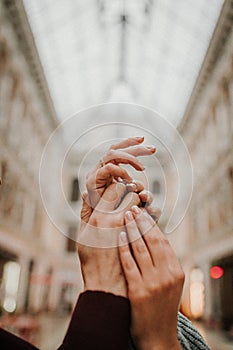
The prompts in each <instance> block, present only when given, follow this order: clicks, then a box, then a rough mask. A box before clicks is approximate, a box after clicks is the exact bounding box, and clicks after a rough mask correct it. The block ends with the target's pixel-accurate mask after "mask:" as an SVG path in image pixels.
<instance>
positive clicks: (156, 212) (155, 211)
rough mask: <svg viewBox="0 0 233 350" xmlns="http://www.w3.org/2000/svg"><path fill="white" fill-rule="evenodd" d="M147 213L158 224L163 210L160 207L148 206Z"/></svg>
mask: <svg viewBox="0 0 233 350" xmlns="http://www.w3.org/2000/svg"><path fill="white" fill-rule="evenodd" d="M146 211H147V213H148V214H149V215H150V216H151V217H152V219H153V220H154V221H155V222H158V221H159V218H160V216H161V213H162V212H161V210H160V208H158V207H152V206H150V205H149V206H148V207H146Z"/></svg>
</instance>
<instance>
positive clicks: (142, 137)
mask: <svg viewBox="0 0 233 350" xmlns="http://www.w3.org/2000/svg"><path fill="white" fill-rule="evenodd" d="M135 140H136V141H137V142H138V143H142V142H143V141H144V136H137V137H135Z"/></svg>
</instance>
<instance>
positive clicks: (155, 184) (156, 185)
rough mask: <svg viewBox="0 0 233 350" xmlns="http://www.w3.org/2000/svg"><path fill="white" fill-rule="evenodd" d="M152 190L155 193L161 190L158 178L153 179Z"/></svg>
mask: <svg viewBox="0 0 233 350" xmlns="http://www.w3.org/2000/svg"><path fill="white" fill-rule="evenodd" d="M152 192H153V193H155V194H159V193H160V192H161V189H160V183H159V181H158V180H155V181H154V182H153V186H152Z"/></svg>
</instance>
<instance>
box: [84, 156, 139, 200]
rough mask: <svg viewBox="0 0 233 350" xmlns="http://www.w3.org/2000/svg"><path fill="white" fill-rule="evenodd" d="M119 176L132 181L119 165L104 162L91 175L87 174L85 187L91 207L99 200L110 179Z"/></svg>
mask: <svg viewBox="0 0 233 350" xmlns="http://www.w3.org/2000/svg"><path fill="white" fill-rule="evenodd" d="M117 177H121V178H122V179H125V180H126V181H132V178H131V176H130V175H129V174H128V172H127V171H126V170H125V169H123V168H121V167H120V166H119V165H115V164H111V163H109V164H106V165H105V166H103V167H102V168H99V169H98V170H97V171H94V172H93V174H92V175H89V176H88V178H87V181H86V187H87V190H88V194H89V198H90V202H91V205H92V206H93V207H95V206H96V204H97V203H98V202H99V200H100V197H101V196H102V194H103V193H104V190H105V187H106V185H107V184H108V183H110V182H111V181H112V179H113V178H117Z"/></svg>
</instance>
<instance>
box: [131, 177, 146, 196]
mask: <svg viewBox="0 0 233 350" xmlns="http://www.w3.org/2000/svg"><path fill="white" fill-rule="evenodd" d="M132 183H134V184H135V185H136V188H137V189H136V192H138V193H139V192H141V191H143V190H144V187H145V186H144V184H143V182H142V181H139V180H133V181H132Z"/></svg>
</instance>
